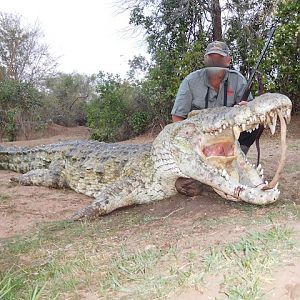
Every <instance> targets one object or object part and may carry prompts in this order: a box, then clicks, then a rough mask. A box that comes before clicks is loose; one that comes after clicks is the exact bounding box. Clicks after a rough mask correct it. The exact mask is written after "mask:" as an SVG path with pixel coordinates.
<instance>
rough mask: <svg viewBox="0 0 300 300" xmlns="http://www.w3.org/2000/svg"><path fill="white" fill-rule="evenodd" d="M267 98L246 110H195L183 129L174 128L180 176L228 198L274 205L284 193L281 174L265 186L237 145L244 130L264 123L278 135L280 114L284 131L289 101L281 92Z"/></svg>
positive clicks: (261, 175)
mask: <svg viewBox="0 0 300 300" xmlns="http://www.w3.org/2000/svg"><path fill="white" fill-rule="evenodd" d="M263 96H264V97H263ZM263 96H260V97H257V98H256V99H254V100H253V101H252V103H249V104H247V105H246V106H244V107H242V106H237V107H234V108H226V107H223V108H216V109H210V110H203V111H200V112H192V114H191V117H190V118H188V119H187V120H185V121H182V122H180V123H181V125H175V130H174V132H173V135H171V136H172V138H173V141H170V144H172V142H173V146H174V147H173V153H174V159H175V160H176V164H177V166H178V168H179V169H180V171H181V172H182V174H184V176H185V177H190V178H193V179H196V180H198V181H200V182H202V183H205V184H207V185H210V186H211V187H212V188H213V189H214V190H215V191H216V192H217V193H218V194H220V195H221V196H222V197H223V198H226V199H228V200H233V201H245V202H249V203H253V204H267V203H272V202H275V201H276V200H277V199H278V197H279V194H280V192H279V190H278V189H277V186H278V183H277V182H276V180H277V181H278V178H279V176H277V177H278V178H277V179H276V180H274V184H273V185H272V186H269V185H268V184H267V183H266V182H264V180H263V174H262V170H261V167H260V166H259V167H258V168H255V167H253V166H252V165H251V164H250V163H249V162H248V161H247V158H246V157H245V155H244V154H243V153H242V151H241V149H240V146H239V143H238V142H237V139H238V138H239V135H240V132H242V131H245V130H247V131H252V130H254V129H255V128H257V127H258V126H259V125H260V124H261V125H264V126H265V127H266V126H269V127H270V130H271V132H272V134H274V132H275V125H276V120H277V116H280V119H281V123H282V122H284V124H283V123H282V126H281V127H284V126H283V125H285V122H289V120H290V113H291V102H290V100H289V99H288V98H287V97H286V96H283V95H279V94H265V95H263ZM285 120H286V121H285ZM283 135H284V137H285V132H282V136H283ZM284 140H285V139H284ZM284 147H286V145H283V148H284ZM282 152H283V153H284V150H283V151H282ZM284 160H285V157H284V155H283V157H282V159H281V163H280V164H281V165H282V166H281V170H280V171H279V172H276V174H277V173H278V174H280V172H281V171H282V167H283V165H284ZM278 174H277V175H278ZM275 177H276V176H275ZM272 182H273V180H272Z"/></svg>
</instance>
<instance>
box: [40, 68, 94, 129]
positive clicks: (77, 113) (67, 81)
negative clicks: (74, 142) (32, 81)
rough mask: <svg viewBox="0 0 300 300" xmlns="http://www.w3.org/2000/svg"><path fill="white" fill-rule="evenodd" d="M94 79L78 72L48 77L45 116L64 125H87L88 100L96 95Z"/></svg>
mask: <svg viewBox="0 0 300 300" xmlns="http://www.w3.org/2000/svg"><path fill="white" fill-rule="evenodd" d="M93 80H94V78H93V77H92V76H86V75H81V74H77V73H72V74H64V73H59V74H57V75H56V76H55V77H50V78H47V80H46V84H45V85H46V92H45V95H44V99H43V103H44V104H45V109H44V110H43V112H42V113H43V118H44V119H51V120H52V121H53V122H54V123H56V124H60V125H64V126H75V125H85V124H86V106H87V102H88V101H91V100H92V99H94V97H95V94H94V86H93Z"/></svg>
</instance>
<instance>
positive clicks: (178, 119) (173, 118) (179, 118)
mask: <svg viewBox="0 0 300 300" xmlns="http://www.w3.org/2000/svg"><path fill="white" fill-rule="evenodd" d="M184 119H185V118H184V117H180V116H176V115H172V121H173V122H179V121H183V120H184Z"/></svg>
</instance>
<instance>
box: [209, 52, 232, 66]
mask: <svg viewBox="0 0 300 300" xmlns="http://www.w3.org/2000/svg"><path fill="white" fill-rule="evenodd" d="M230 62H231V57H230V56H223V55H221V54H217V53H211V54H207V55H205V56H204V64H205V66H206V67H223V68H227V67H228V66H229V65H230Z"/></svg>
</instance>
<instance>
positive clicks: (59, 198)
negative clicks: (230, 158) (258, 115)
mask: <svg viewBox="0 0 300 300" xmlns="http://www.w3.org/2000/svg"><path fill="white" fill-rule="evenodd" d="M288 128H289V129H288V144H289V148H288V160H287V164H286V168H285V171H284V175H283V178H282V179H281V181H280V186H279V188H280V190H281V191H282V196H281V197H282V198H283V199H285V201H289V202H290V203H293V205H295V206H297V207H298V208H299V205H300V162H299V159H300V146H299V143H300V129H299V128H300V118H294V119H293V120H292V123H291V124H290V126H288ZM277 132H279V130H277ZM88 137H89V130H88V129H87V128H85V127H76V128H64V127H62V126H58V125H52V127H50V128H49V129H48V131H47V132H45V133H44V136H43V138H40V139H36V140H30V141H17V142H12V143H0V145H3V146H8V145H16V146H28V147H33V146H37V145H42V144H49V143H55V142H58V141H63V140H73V139H88ZM152 139H153V138H152V137H150V136H149V135H144V136H142V137H138V138H136V139H133V140H131V141H126V142H130V143H145V142H149V141H151V140H152ZM252 148H253V149H251V151H250V153H249V157H250V159H251V160H252V161H253V163H254V162H255V159H256V151H255V147H252ZM261 149H262V162H263V167H264V169H265V174H266V177H267V178H271V176H272V175H273V174H274V171H275V170H276V167H277V163H278V159H279V157H280V140H279V134H278V133H276V134H275V136H273V137H271V136H270V133H269V132H268V133H264V135H263V137H262V139H261ZM17 175H18V174H16V173H15V172H11V171H6V170H1V171H0V240H1V239H6V238H9V237H12V236H15V235H22V234H26V233H27V232H30V231H31V230H32V229H33V228H35V227H36V226H38V225H39V224H42V223H45V222H49V221H50V222H52V221H58V220H63V219H65V218H67V217H68V216H70V215H71V214H72V212H74V211H77V210H79V209H80V208H82V207H84V206H86V205H87V204H88V203H90V201H91V199H90V198H89V197H86V196H84V195H80V194H77V193H75V192H73V191H71V190H67V189H66V190H56V189H50V188H45V187H35V186H33V187H32V186H30V187H29V186H19V185H15V184H12V183H11V182H10V178H11V177H15V176H17ZM279 205H280V204H279ZM131 209H133V210H134V211H135V214H140V215H144V214H147V213H149V212H151V213H152V214H151V217H152V218H158V219H160V220H161V219H163V220H167V219H168V220H169V222H171V224H172V226H173V227H175V228H179V227H181V228H185V227H186V228H188V227H193V228H196V230H197V236H199V238H200V236H201V241H202V243H204V244H205V243H206V244H209V243H212V244H218V243H220V242H221V241H222V240H223V236H226V239H227V240H234V239H235V238H236V237H238V236H241V235H243V233H244V232H246V230H247V226H244V225H240V226H237V225H236V224H235V225H232V224H231V223H230V222H229V223H228V224H227V225H225V226H224V227H223V228H222V231H221V232H216V233H215V234H212V235H211V236H207V235H205V232H203V231H201V226H199V227H197V226H196V227H195V224H198V223H199V222H200V223H201V222H202V221H203V222H206V221H207V220H218V219H219V218H229V219H234V218H237V217H239V215H240V211H239V210H238V209H236V207H235V206H233V205H231V204H230V203H228V202H226V201H223V200H221V199H220V198H219V197H217V196H216V195H214V194H213V193H210V192H206V193H204V195H201V196H197V197H192V198H187V197H185V196H181V195H178V196H177V197H174V198H172V199H167V200H165V201H161V202H159V203H154V204H150V205H145V206H139V207H134V208H127V209H124V210H120V211H118V212H116V213H115V214H112V219H114V218H116V216H118V215H120V214H123V215H124V214H126V213H127V211H129V210H131ZM263 213H264V211H263V210H262V211H258V212H257V214H263ZM284 222H285V223H286V224H288V225H289V226H290V227H292V228H293V230H295V232H296V234H298V233H299V232H300V221H299V219H297V220H293V221H290V222H289V221H288V220H285V221H284ZM140 230H142V229H141V227H134V228H133V229H132V231H130V234H131V235H132V234H133V235H134V234H135V233H137V234H138V233H139V231H140ZM124 234H125V235H126V234H127V233H126V232H124ZM128 234H129V233H128ZM297 237H300V235H297ZM187 241H188V243H189V245H188V246H187V244H186V243H187ZM166 242H167V241H166ZM198 242H199V240H197V243H198ZM194 243H195V240H192V239H191V240H188V239H187V240H186V239H185V245H184V247H185V248H186V247H193V245H194ZM177 246H178V247H180V242H179V245H177ZM267 282H268V283H267V284H266V285H265V291H266V292H267V295H268V297H269V298H268V299H275V300H276V299H278V300H279V299H292V300H296V299H300V296H299V295H300V259H299V257H295V258H291V257H289V258H288V259H286V260H285V261H284V262H283V265H282V266H281V268H280V269H278V270H274V272H273V274H272V276H270V278H269V279H268V280H267ZM219 289H220V286H219V279H218V278H217V277H216V278H215V279H214V280H212V281H210V282H208V283H207V285H206V287H205V290H200V291H199V290H195V289H188V288H187V289H184V290H182V291H181V293H180V294H178V295H177V296H176V297H173V298H172V299H189V300H191V299H215V297H217V296H218V291H219ZM297 295H298V296H297ZM83 298H85V299H94V298H93V297H90V298H89V297H83ZM249 299H250V298H249Z"/></svg>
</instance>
